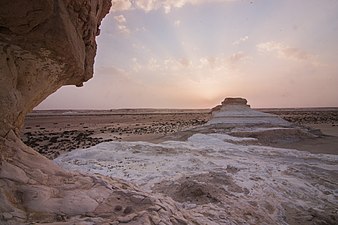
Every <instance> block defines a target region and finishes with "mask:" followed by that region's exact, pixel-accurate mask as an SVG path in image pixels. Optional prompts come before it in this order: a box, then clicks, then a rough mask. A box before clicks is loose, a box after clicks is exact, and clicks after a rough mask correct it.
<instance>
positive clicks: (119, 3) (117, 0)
mask: <svg viewBox="0 0 338 225" xmlns="http://www.w3.org/2000/svg"><path fill="white" fill-rule="evenodd" d="M131 6H132V4H131V1H129V0H112V7H111V8H110V10H111V11H113V12H115V11H124V10H128V9H130V8H131Z"/></svg>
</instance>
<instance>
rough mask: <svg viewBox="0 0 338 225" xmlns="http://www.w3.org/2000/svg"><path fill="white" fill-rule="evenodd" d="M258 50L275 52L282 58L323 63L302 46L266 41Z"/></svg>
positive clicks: (259, 45)
mask: <svg viewBox="0 0 338 225" xmlns="http://www.w3.org/2000/svg"><path fill="white" fill-rule="evenodd" d="M256 47H257V49H258V51H260V52H266V53H275V54H277V56H278V57H280V58H285V59H289V60H294V61H302V62H308V63H310V64H313V65H320V64H321V63H320V62H319V61H318V60H317V59H316V57H315V55H313V54H310V53H308V52H306V51H305V50H303V49H300V48H294V47H290V46H288V45H286V44H284V43H281V42H274V41H269V42H264V43H260V44H258V45H257V46H256Z"/></svg>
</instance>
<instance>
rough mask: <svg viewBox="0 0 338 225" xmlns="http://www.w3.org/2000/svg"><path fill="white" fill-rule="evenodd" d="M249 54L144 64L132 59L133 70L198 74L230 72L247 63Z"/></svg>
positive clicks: (168, 59)
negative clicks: (238, 65) (244, 62)
mask: <svg viewBox="0 0 338 225" xmlns="http://www.w3.org/2000/svg"><path fill="white" fill-rule="evenodd" d="M247 58H248V56H247V54H245V53H243V52H237V53H234V54H232V55H230V56H222V55H221V56H201V57H198V58H195V59H188V58H185V57H183V58H166V59H162V60H161V59H155V58H150V59H149V60H148V61H145V62H144V63H141V62H139V61H138V60H137V59H136V58H134V59H132V63H133V70H134V71H136V72H140V71H143V72H144V71H152V72H163V73H164V74H181V73H183V74H197V73H205V74H208V73H209V72H217V71H228V70H229V69H234V68H235V67H236V65H237V64H239V63H241V62H243V61H245V60H246V59H247Z"/></svg>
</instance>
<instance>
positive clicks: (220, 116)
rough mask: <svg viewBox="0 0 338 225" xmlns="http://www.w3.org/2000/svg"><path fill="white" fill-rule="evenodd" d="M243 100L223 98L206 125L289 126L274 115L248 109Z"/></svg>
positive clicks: (248, 106)
mask: <svg viewBox="0 0 338 225" xmlns="http://www.w3.org/2000/svg"><path fill="white" fill-rule="evenodd" d="M247 102H248V101H247V100H246V99H244V98H225V99H224V101H223V102H222V105H219V106H216V107H214V108H213V110H212V118H211V119H210V120H209V121H208V123H207V125H221V126H227V127H231V126H252V125H255V126H257V125H261V126H282V127H290V126H291V124H290V123H289V122H287V121H286V120H283V119H282V118H280V117H278V116H277V115H274V114H269V113H263V112H259V111H256V110H253V109H251V108H250V105H248V104H247Z"/></svg>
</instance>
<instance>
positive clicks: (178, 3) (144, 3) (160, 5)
mask: <svg viewBox="0 0 338 225" xmlns="http://www.w3.org/2000/svg"><path fill="white" fill-rule="evenodd" d="M232 1H236V0H137V1H134V2H133V1H131V0H112V3H113V6H112V11H123V10H128V9H132V8H139V9H142V10H144V11H146V12H149V11H152V10H158V9H163V10H164V11H165V13H169V12H170V11H171V10H172V9H173V8H181V7H183V6H184V5H187V4H191V5H197V4H206V3H212V2H232Z"/></svg>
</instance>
